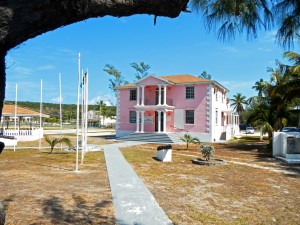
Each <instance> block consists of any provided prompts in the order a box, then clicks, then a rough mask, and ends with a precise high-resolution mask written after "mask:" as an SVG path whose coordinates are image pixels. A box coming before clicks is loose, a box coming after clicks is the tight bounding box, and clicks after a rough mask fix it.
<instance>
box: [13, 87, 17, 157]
mask: <svg viewBox="0 0 300 225" xmlns="http://www.w3.org/2000/svg"><path fill="white" fill-rule="evenodd" d="M17 102H18V84H16V99H15V132H14V134H15V138H16V134H17V104H18V103H17ZM15 151H16V142H14V152H15Z"/></svg>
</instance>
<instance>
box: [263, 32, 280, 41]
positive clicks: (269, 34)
mask: <svg viewBox="0 0 300 225" xmlns="http://www.w3.org/2000/svg"><path fill="white" fill-rule="evenodd" d="M276 34H277V31H276V30H271V31H269V32H266V33H265V35H264V36H263V37H262V38H261V39H260V41H261V42H265V43H266V42H267V43H270V42H271V43H274V42H275V40H276Z"/></svg>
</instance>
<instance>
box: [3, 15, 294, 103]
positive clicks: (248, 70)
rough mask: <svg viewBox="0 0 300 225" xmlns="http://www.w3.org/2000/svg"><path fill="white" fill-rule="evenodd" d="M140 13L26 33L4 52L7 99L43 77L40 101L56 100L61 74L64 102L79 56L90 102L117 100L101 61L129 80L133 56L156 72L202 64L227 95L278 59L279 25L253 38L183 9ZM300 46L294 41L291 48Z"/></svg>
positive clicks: (36, 88)
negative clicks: (170, 14) (227, 37)
mask: <svg viewBox="0 0 300 225" xmlns="http://www.w3.org/2000/svg"><path fill="white" fill-rule="evenodd" d="M153 21H154V18H153V16H148V15H137V16H131V17H124V18H113V17H104V18H98V19H90V20H86V21H83V22H80V23H76V24H72V25H69V26H66V27H63V28H59V29H57V30H55V31H51V32H48V33H46V34H43V35H40V36H38V37H36V38H34V39H31V40H28V41H26V42H25V43H23V44H21V45H20V46H18V47H17V48H15V49H12V50H10V52H9V53H8V55H7V57H6V66H7V68H8V69H7V84H6V100H14V99H15V85H16V84H18V101H33V102H39V101H40V80H41V79H42V80H43V101H44V102H50V103H58V101H59V85H58V84H59V81H58V74H59V73H61V77H62V102H63V103H68V104H69V103H76V101H77V68H78V64H77V59H78V53H79V52H80V54H81V67H82V69H84V70H85V69H88V71H89V83H90V86H89V102H90V103H91V104H94V103H96V102H97V101H99V99H101V100H104V101H105V102H108V100H110V101H112V102H115V97H114V93H113V92H112V91H111V90H110V89H109V78H110V77H109V76H108V75H107V74H106V73H105V72H104V71H103V68H104V66H105V65H106V64H112V65H114V66H115V67H116V68H117V69H118V70H119V71H120V72H121V73H122V75H123V76H124V77H125V78H126V79H127V80H128V81H129V82H130V81H133V80H134V73H135V72H134V70H133V69H132V68H131V67H130V63H132V62H137V63H139V62H141V61H144V62H145V63H147V64H149V65H150V66H151V68H150V70H149V72H150V73H152V74H155V75H157V76H161V75H177V74H184V73H186V74H191V75H196V76H198V75H200V74H201V73H202V71H203V70H206V71H207V72H208V73H210V74H211V75H212V79H213V80H216V81H218V82H219V83H221V84H222V85H224V86H225V87H227V88H228V89H229V90H230V93H229V97H232V96H233V95H234V94H236V93H238V92H241V93H242V94H243V95H245V96H247V97H251V96H253V95H255V94H256V92H255V91H254V90H253V89H252V88H251V87H252V86H253V85H254V83H255V82H256V81H258V80H259V79H260V78H263V79H264V80H269V74H268V73H267V68H268V67H275V60H276V59H279V60H282V53H283V52H284V49H282V48H281V47H279V46H278V45H277V44H276V43H275V41H274V40H275V34H276V31H275V30H273V31H264V32H260V33H259V36H258V39H254V40H251V41H247V39H246V37H245V36H239V37H236V39H235V40H232V41H230V42H225V43H224V42H221V41H219V40H217V38H216V35H215V34H214V33H208V32H207V31H206V30H205V29H204V26H203V23H202V21H201V16H200V15H197V14H194V13H182V14H181V15H180V16H179V17H178V18H175V19H170V18H162V17H159V18H158V19H157V24H156V25H155V26H154V24H153ZM293 50H294V51H297V52H299V46H297V47H296V48H294V49H293Z"/></svg>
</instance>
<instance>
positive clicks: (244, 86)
mask: <svg viewBox="0 0 300 225" xmlns="http://www.w3.org/2000/svg"><path fill="white" fill-rule="evenodd" d="M255 82H256V81H219V83H220V84H222V85H223V86H224V87H226V88H227V89H228V90H229V91H230V93H229V95H230V96H229V98H231V96H232V95H235V94H236V93H242V94H243V95H245V96H246V97H248V98H249V97H252V96H254V95H255V90H254V89H252V87H253V86H254V84H255Z"/></svg>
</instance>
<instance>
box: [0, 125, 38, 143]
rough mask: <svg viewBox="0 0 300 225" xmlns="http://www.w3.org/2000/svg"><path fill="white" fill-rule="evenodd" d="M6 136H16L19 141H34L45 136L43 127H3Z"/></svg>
mask: <svg viewBox="0 0 300 225" xmlns="http://www.w3.org/2000/svg"><path fill="white" fill-rule="evenodd" d="M3 135H4V136H14V137H16V138H17V140H18V141H34V140H39V139H40V138H43V128H41V129H40V128H37V129H20V130H19V129H17V130H14V129H3Z"/></svg>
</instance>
